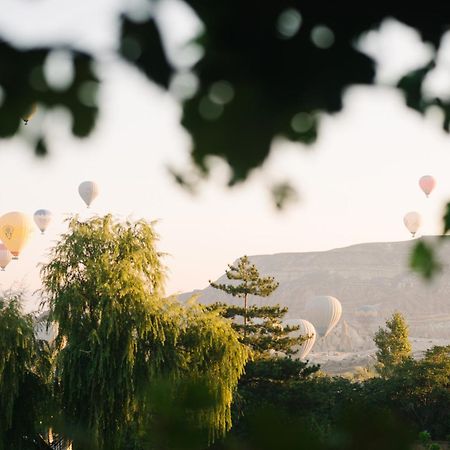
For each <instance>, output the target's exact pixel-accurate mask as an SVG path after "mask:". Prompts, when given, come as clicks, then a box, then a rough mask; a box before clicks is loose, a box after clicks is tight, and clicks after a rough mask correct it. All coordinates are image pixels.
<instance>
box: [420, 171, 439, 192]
mask: <svg viewBox="0 0 450 450" xmlns="http://www.w3.org/2000/svg"><path fill="white" fill-rule="evenodd" d="M419 186H420V189H422V191H423V192H424V193H425V195H426V196H427V197H428V196H429V195H430V194H431V192H432V191H433V189H434V188H435V186H436V180H435V179H434V178H433V177H432V176H431V175H424V176H423V177H421V178H420V180H419Z"/></svg>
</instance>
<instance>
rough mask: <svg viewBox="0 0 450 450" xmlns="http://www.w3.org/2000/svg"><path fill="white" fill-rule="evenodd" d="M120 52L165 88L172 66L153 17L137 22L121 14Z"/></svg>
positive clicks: (167, 84) (171, 72)
mask: <svg viewBox="0 0 450 450" xmlns="http://www.w3.org/2000/svg"><path fill="white" fill-rule="evenodd" d="M120 54H121V55H122V56H123V57H124V58H125V59H126V60H127V61H129V62H130V63H132V64H134V65H136V66H137V67H138V68H139V69H140V70H142V72H144V73H145V75H147V77H148V78H150V79H151V80H153V81H154V82H155V83H157V84H159V85H160V86H162V87H164V88H166V89H167V88H168V87H169V81H170V78H171V76H172V74H173V68H172V66H171V65H170V63H169V61H168V59H167V56H166V53H165V51H164V47H163V43H162V40H161V34H160V32H159V30H158V26H157V24H156V22H155V20H154V19H149V20H147V21H145V22H142V23H138V22H133V21H132V20H130V19H128V18H127V17H125V16H122V35H121V44H120Z"/></svg>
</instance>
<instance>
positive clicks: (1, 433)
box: [0, 293, 46, 450]
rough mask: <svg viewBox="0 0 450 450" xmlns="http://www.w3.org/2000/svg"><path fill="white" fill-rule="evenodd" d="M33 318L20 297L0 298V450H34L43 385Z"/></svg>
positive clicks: (40, 355)
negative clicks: (24, 308) (23, 309)
mask: <svg viewBox="0 0 450 450" xmlns="http://www.w3.org/2000/svg"><path fill="white" fill-rule="evenodd" d="M41 357H42V358H43V355H42V352H41V351H40V349H39V343H38V341H37V340H36V338H35V335H34V328H33V316H32V315H31V314H25V313H24V312H23V311H22V307H21V294H20V293H16V294H13V293H6V294H2V295H1V297H0V449H1V450H9V449H15V450H22V449H30V448H35V447H34V443H35V441H36V439H38V431H39V430H38V428H39V422H41V421H42V417H41V416H40V413H41V411H42V408H41V406H42V403H43V402H44V401H45V394H46V384H45V381H46V380H45V378H46V377H45V376H43V372H42V370H41V369H42V364H41V361H40V359H41Z"/></svg>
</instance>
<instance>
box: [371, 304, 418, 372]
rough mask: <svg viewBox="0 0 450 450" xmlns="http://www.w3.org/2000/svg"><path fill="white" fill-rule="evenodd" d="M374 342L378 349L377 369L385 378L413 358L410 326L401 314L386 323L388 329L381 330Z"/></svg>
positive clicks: (393, 316) (395, 315) (397, 313)
mask: <svg viewBox="0 0 450 450" xmlns="http://www.w3.org/2000/svg"><path fill="white" fill-rule="evenodd" d="M373 340H374V342H375V344H376V346H377V348H378V350H377V353H376V356H377V360H378V366H377V368H378V370H379V372H380V373H381V374H382V375H383V376H389V375H391V374H392V373H393V372H394V370H395V368H396V367H398V366H399V365H401V364H402V363H404V362H405V361H407V360H408V359H410V358H411V343H410V342H409V329H408V324H407V323H406V320H405V318H404V317H403V315H402V314H400V313H399V312H396V313H394V314H393V315H392V317H391V318H390V319H389V320H387V321H386V328H380V329H379V330H378V331H377V332H376V333H375V336H374V339H373Z"/></svg>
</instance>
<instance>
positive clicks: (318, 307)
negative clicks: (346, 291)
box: [305, 295, 342, 337]
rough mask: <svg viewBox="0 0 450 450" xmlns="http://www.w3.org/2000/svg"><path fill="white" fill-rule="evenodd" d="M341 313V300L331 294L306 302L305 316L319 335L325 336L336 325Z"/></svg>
mask: <svg viewBox="0 0 450 450" xmlns="http://www.w3.org/2000/svg"><path fill="white" fill-rule="evenodd" d="M341 315H342V306H341V302H340V301H339V300H338V299H337V298H334V297H332V296H331V295H321V296H319V297H315V298H313V299H311V300H310V301H309V302H308V303H307V304H306V312H305V317H306V318H307V319H308V320H309V321H310V322H311V323H312V324H313V325H314V328H315V329H316V331H317V334H318V335H319V336H320V337H325V336H326V335H327V334H328V333H329V332H330V331H331V330H332V329H333V328H334V327H335V326H336V325H337V323H338V322H339V319H340V318H341Z"/></svg>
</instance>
